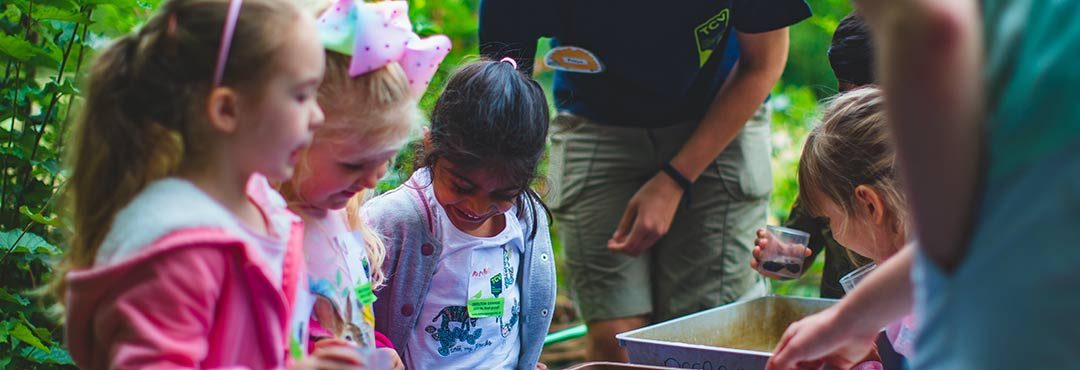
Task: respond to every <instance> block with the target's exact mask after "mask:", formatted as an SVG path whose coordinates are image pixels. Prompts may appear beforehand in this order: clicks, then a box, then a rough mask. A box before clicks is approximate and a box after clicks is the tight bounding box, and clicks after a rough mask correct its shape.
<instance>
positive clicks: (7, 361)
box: [0, 357, 11, 370]
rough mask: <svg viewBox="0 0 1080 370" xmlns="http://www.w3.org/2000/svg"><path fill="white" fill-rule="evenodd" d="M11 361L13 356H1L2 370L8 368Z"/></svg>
mask: <svg viewBox="0 0 1080 370" xmlns="http://www.w3.org/2000/svg"><path fill="white" fill-rule="evenodd" d="M10 363H11V357H4V358H0V370H5V369H7V366H8V364H10Z"/></svg>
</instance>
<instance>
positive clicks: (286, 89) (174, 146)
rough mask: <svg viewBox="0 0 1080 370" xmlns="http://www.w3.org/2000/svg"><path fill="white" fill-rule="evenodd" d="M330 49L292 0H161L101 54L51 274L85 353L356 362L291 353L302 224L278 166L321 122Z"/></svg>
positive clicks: (288, 162) (143, 363)
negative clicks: (284, 192)
mask: <svg viewBox="0 0 1080 370" xmlns="http://www.w3.org/2000/svg"><path fill="white" fill-rule="evenodd" d="M323 64H324V53H323V50H322V48H321V47H319V45H318V34H317V33H316V28H315V20H314V19H313V18H312V17H310V16H309V15H306V14H304V13H303V12H301V11H300V10H299V9H297V8H296V7H294V6H293V5H291V4H290V3H289V2H287V1H284V0H248V1H245V2H244V3H243V4H241V1H240V0H232V1H228V0H169V1H165V2H164V3H163V4H162V5H161V7H160V9H159V10H158V11H157V13H156V14H154V15H153V16H152V17H151V18H150V19H149V21H148V22H147V23H146V25H145V26H143V27H142V29H140V30H139V31H138V32H135V33H132V34H129V35H126V36H123V37H121V38H119V39H118V40H116V42H115V43H113V44H112V45H111V46H109V47H108V48H107V49H106V50H105V51H104V52H103V53H102V54H101V55H100V56H99V57H98V58H97V59H96V60H95V62H94V66H93V70H92V71H91V73H90V78H89V86H88V90H87V91H88V93H87V96H86V104H85V108H84V110H83V112H82V115H81V117H80V118H79V120H78V122H76V124H75V133H74V140H73V142H74V148H73V149H72V150H71V151H70V153H71V158H70V160H69V161H68V163H67V165H68V166H70V168H71V178H70V180H69V181H70V183H69V186H68V189H69V190H70V191H71V194H69V199H70V200H71V204H70V207H69V211H70V220H71V221H72V223H73V226H74V233H73V234H72V238H71V240H70V241H69V249H68V251H67V253H66V254H65V256H64V260H63V261H62V262H61V265H60V266H58V268H57V274H56V276H57V277H58V279H56V281H55V282H54V284H53V292H54V293H55V295H56V298H57V299H58V300H59V301H60V302H62V304H63V305H64V306H65V308H66V313H65V319H66V326H65V331H66V332H65V337H66V338H67V341H68V343H67V345H68V348H69V349H70V353H71V358H72V359H73V360H74V361H75V363H76V364H77V365H78V366H79V367H80V368H83V369H131V368H140V369H141V368H170V369H176V368H190V369H226V368H227V369H284V368H290V369H331V368H336V369H345V368H354V367H357V366H359V365H360V364H361V362H362V358H361V357H360V356H359V354H358V353H357V352H356V351H354V350H351V349H348V348H341V347H328V348H321V349H319V350H318V351H316V352H315V353H314V354H313V355H312V356H308V357H306V358H303V359H300V360H293V358H292V357H291V356H290V355H289V348H290V345H289V344H290V342H292V343H293V344H295V343H297V341H298V340H300V339H302V337H301V336H300V335H299V333H292V332H291V331H290V328H299V327H301V326H302V324H305V323H306V322H307V319H308V317H307V316H306V311H304V312H300V311H302V310H298V309H297V308H299V307H303V305H302V304H301V303H303V302H305V301H306V300H307V299H305V298H304V297H305V296H306V295H307V292H308V288H307V279H306V275H307V273H306V272H305V264H304V260H303V254H302V252H303V250H302V245H301V233H302V232H303V229H302V228H303V227H302V225H301V221H300V219H299V218H298V217H297V216H296V215H294V214H292V213H291V212H289V211H288V210H287V209H286V207H285V201H284V199H282V198H281V196H280V195H279V194H277V193H276V192H275V191H274V190H273V189H272V188H270V187H269V185H268V181H282V180H285V179H288V178H289V177H291V176H292V174H293V168H294V166H295V165H296V162H297V160H298V159H299V153H301V152H302V151H303V149H304V148H305V147H306V146H307V145H308V143H309V142H310V141H311V137H312V131H313V130H314V129H315V128H317V127H318V126H319V125H321V123H322V120H323V112H322V110H321V109H320V108H319V106H318V104H317V103H316V100H315V94H316V89H317V88H318V86H319V82H320V81H321V80H322V77H323V73H324V65H323ZM298 312H299V313H303V314H298ZM292 347H293V348H295V347H296V346H295V345H294V346H292Z"/></svg>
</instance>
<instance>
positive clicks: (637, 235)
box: [608, 173, 683, 256]
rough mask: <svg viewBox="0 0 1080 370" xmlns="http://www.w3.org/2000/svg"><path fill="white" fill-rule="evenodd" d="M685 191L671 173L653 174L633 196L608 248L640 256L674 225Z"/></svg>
mask: <svg viewBox="0 0 1080 370" xmlns="http://www.w3.org/2000/svg"><path fill="white" fill-rule="evenodd" d="M682 195H683V190H682V188H681V187H679V184H677V183H675V180H672V179H671V178H670V177H668V175H666V174H663V173H660V174H657V175H656V176H653V178H652V179H650V180H649V181H648V182H646V183H645V185H643V186H642V187H641V189H638V191H637V193H636V194H634V197H633V198H630V203H629V204H627V205H626V212H625V213H623V217H622V220H621V221H619V228H618V229H615V235H613V236H612V237H611V240H608V249H609V250H611V251H612V252H618V253H623V254H628V255H631V256H637V255H640V254H641V253H642V252H645V250H646V249H649V247H652V246H653V244H655V243H656V241H657V240H660V238H661V237H663V236H664V235H665V234H667V232H668V230H669V229H670V228H671V220H672V219H674V218H675V210H677V209H678V208H679V203H680V201H682Z"/></svg>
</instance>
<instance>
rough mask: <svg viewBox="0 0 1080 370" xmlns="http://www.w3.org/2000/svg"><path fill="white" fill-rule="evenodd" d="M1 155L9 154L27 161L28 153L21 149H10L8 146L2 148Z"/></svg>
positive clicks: (0, 149)
mask: <svg viewBox="0 0 1080 370" xmlns="http://www.w3.org/2000/svg"><path fill="white" fill-rule="evenodd" d="M0 154H7V155H10V156H13V157H15V158H18V159H26V152H25V151H23V149H22V148H20V147H14V148H8V147H6V146H4V147H0Z"/></svg>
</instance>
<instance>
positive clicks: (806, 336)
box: [765, 306, 880, 370]
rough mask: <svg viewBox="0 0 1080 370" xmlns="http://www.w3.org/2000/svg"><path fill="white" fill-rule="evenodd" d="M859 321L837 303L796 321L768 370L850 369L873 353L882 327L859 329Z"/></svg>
mask: <svg viewBox="0 0 1080 370" xmlns="http://www.w3.org/2000/svg"><path fill="white" fill-rule="evenodd" d="M856 322H858V318H855V317H841V315H840V310H838V309H837V307H836V306H834V307H830V308H828V309H826V310H825V311H821V312H819V313H817V314H814V315H811V316H807V317H806V318H803V319H802V320H799V321H796V322H795V323H793V324H791V326H789V327H788V328H787V330H786V331H784V336H783V337H781V339H780V344H778V345H777V346H776V351H774V353H773V356H772V358H770V359H769V363H768V364H767V365H766V367H765V369H766V370H789V369H803V368H820V367H821V366H822V365H824V366H825V367H826V368H832V367H835V368H839V369H850V368H851V367H853V366H855V365H856V364H857V363H859V362H860V361H861V360H863V359H866V358H867V356H868V355H870V354H871V350H873V349H874V339H875V338H876V337H877V333H878V329H880V328H878V329H874V328H870V329H868V330H859V329H861V328H858V327H857V326H856V325H855V324H854V323H856Z"/></svg>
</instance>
